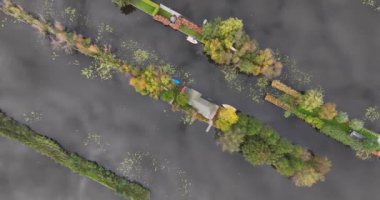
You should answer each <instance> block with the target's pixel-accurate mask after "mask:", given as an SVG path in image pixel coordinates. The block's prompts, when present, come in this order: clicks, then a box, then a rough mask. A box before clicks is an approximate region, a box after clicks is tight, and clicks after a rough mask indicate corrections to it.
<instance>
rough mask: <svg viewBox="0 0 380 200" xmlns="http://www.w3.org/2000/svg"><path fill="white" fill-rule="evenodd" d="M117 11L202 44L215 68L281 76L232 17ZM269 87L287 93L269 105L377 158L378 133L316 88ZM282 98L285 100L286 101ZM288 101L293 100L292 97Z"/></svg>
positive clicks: (128, 1)
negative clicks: (198, 19) (197, 18)
mask: <svg viewBox="0 0 380 200" xmlns="http://www.w3.org/2000/svg"><path fill="white" fill-rule="evenodd" d="M113 2H114V3H116V4H117V6H118V7H120V8H122V7H124V6H134V7H136V8H137V9H139V10H141V11H143V12H145V13H147V14H149V15H150V16H152V17H153V19H154V20H156V21H158V22H160V23H162V24H164V25H167V26H169V27H171V28H173V29H175V30H179V31H181V32H182V33H184V34H185V35H187V36H189V38H188V40H189V41H190V42H192V43H197V41H200V42H201V43H202V44H203V45H204V51H205V53H206V54H207V55H208V56H209V57H210V59H211V60H213V61H214V62H215V63H216V64H221V65H226V66H229V67H231V68H233V69H237V70H238V71H239V72H241V73H245V74H248V75H264V76H265V77H267V78H269V79H273V78H275V77H277V76H279V75H280V73H281V69H282V67H283V66H282V63H281V62H279V61H278V60H276V58H275V56H274V55H273V54H274V53H273V51H272V50H270V49H265V50H259V48H258V47H257V46H258V45H257V42H256V41H255V40H251V39H249V36H248V35H247V34H246V33H245V32H244V30H243V24H242V22H241V20H238V19H236V18H230V19H227V20H225V21H222V20H220V19H217V20H215V21H213V22H207V21H204V23H203V27H201V26H198V25H196V24H195V23H193V22H191V21H189V20H188V19H186V18H185V17H184V16H182V15H181V14H180V13H179V12H177V11H174V10H172V9H171V8H169V7H167V6H165V5H163V4H157V3H155V2H153V1H151V0H113ZM272 86H273V88H275V89H278V90H280V91H282V92H285V94H284V95H286V96H282V98H277V97H275V96H273V95H271V94H268V95H267V96H266V98H265V100H267V101H268V102H270V103H272V104H274V105H276V106H279V107H281V108H283V109H284V110H285V111H287V113H292V114H294V116H296V117H298V118H300V119H302V120H303V121H305V122H306V123H308V124H310V125H311V126H312V127H314V128H317V129H318V130H319V131H320V132H322V133H324V134H326V135H327V136H329V137H331V138H333V139H335V140H337V141H339V142H341V143H342V144H344V145H347V146H349V147H350V148H352V149H353V150H355V151H356V152H357V155H359V157H361V158H368V157H369V156H370V155H373V156H379V157H380V137H379V134H378V133H376V132H374V131H372V130H369V129H366V128H365V127H364V122H362V121H361V120H358V119H349V117H348V114H347V113H345V112H343V111H338V110H336V105H335V104H334V103H330V102H328V103H324V101H323V94H322V93H321V92H320V91H317V90H315V89H311V90H308V91H307V92H306V94H305V95H303V94H301V93H300V92H298V91H296V90H294V89H292V88H291V87H289V86H287V85H285V84H283V83H281V82H279V81H278V80H275V81H273V82H272ZM284 98H285V99H286V100H285V99H284ZM290 98H291V99H290Z"/></svg>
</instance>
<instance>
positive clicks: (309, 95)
mask: <svg viewBox="0 0 380 200" xmlns="http://www.w3.org/2000/svg"><path fill="white" fill-rule="evenodd" d="M298 103H299V106H300V107H301V108H302V109H305V110H307V111H310V112H312V111H313V110H315V109H316V108H319V107H321V105H322V104H323V94H322V91H321V90H316V89H312V90H308V91H306V94H304V95H302V97H301V99H300V101H299V102H298Z"/></svg>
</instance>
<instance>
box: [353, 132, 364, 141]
mask: <svg viewBox="0 0 380 200" xmlns="http://www.w3.org/2000/svg"><path fill="white" fill-rule="evenodd" d="M350 137H352V138H354V139H356V140H362V139H363V138H364V137H363V135H362V134H360V133H358V132H356V131H352V132H351V134H350Z"/></svg>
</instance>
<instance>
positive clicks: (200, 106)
mask: <svg viewBox="0 0 380 200" xmlns="http://www.w3.org/2000/svg"><path fill="white" fill-rule="evenodd" d="M185 93H186V95H187V96H188V97H189V105H191V106H192V107H193V108H195V109H196V110H197V111H198V113H199V114H201V115H203V117H205V118H206V119H210V120H211V119H213V118H214V116H215V114H216V112H217V111H218V109H219V106H218V105H216V104H213V103H211V102H209V101H207V100H206V99H203V98H202V94H201V93H199V92H198V91H196V90H193V89H191V88H186V90H185Z"/></svg>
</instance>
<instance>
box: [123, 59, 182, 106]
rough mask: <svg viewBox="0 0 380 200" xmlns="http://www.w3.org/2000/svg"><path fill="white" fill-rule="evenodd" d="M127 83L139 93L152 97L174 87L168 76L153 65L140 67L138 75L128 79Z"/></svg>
mask: <svg viewBox="0 0 380 200" xmlns="http://www.w3.org/2000/svg"><path fill="white" fill-rule="evenodd" d="M129 84H130V85H131V86H133V87H134V88H135V90H136V91H137V92H139V93H140V94H142V95H149V96H151V97H153V98H154V99H158V97H159V95H160V94H161V93H162V92H164V91H166V90H170V89H173V88H174V87H175V86H174V84H173V83H172V81H171V78H170V76H169V75H167V74H165V73H162V72H161V70H160V69H159V68H157V67H154V66H148V67H146V68H144V69H141V70H140V71H139V72H138V75H136V76H134V77H132V78H131V79H130V81H129Z"/></svg>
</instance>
